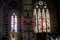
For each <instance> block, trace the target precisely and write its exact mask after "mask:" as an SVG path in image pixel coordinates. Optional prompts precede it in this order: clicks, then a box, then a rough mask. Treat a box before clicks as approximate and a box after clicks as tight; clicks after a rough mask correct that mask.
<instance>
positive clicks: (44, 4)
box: [34, 1, 47, 8]
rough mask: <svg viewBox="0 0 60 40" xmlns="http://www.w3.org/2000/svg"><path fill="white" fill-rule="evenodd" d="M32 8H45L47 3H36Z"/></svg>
mask: <svg viewBox="0 0 60 40" xmlns="http://www.w3.org/2000/svg"><path fill="white" fill-rule="evenodd" d="M34 8H47V3H46V2H44V1H38V2H36V3H35V4H34Z"/></svg>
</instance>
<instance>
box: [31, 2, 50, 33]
mask: <svg viewBox="0 0 60 40" xmlns="http://www.w3.org/2000/svg"><path fill="white" fill-rule="evenodd" d="M32 27H33V30H34V31H35V32H36V33H37V32H50V15H49V10H48V7H47V4H46V2H43V1H38V2H37V3H36V4H35V6H34V11H33V18H32Z"/></svg>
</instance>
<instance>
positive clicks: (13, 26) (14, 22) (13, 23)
mask: <svg viewBox="0 0 60 40" xmlns="http://www.w3.org/2000/svg"><path fill="white" fill-rule="evenodd" d="M11 32H17V15H16V14H15V13H13V15H12V16H11Z"/></svg>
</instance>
